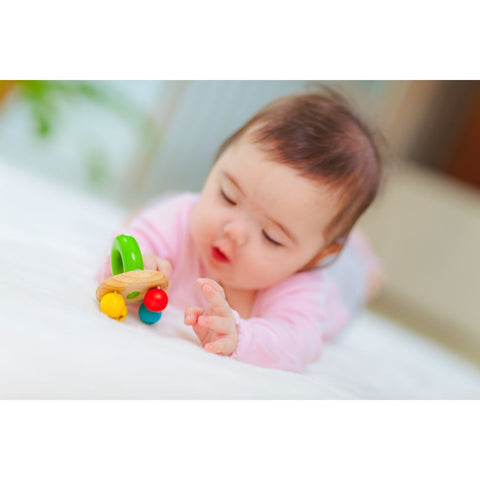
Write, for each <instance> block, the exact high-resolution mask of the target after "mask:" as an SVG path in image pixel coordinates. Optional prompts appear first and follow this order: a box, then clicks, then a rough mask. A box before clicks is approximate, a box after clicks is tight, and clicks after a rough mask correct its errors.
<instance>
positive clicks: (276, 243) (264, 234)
mask: <svg viewBox="0 0 480 480" xmlns="http://www.w3.org/2000/svg"><path fill="white" fill-rule="evenodd" d="M262 233H263V236H264V237H265V238H266V239H267V240H268V241H269V242H270V243H272V244H273V245H277V246H278V247H281V246H282V244H281V243H280V242H277V241H276V240H274V239H273V238H272V237H269V236H268V234H267V232H266V231H265V230H263V231H262Z"/></svg>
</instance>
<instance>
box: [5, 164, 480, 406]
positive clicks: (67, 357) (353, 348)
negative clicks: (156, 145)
mask: <svg viewBox="0 0 480 480" xmlns="http://www.w3.org/2000/svg"><path fill="white" fill-rule="evenodd" d="M125 214H126V212H125V211H123V210H122V209H121V208H119V207H116V206H113V205H111V204H108V203H106V202H105V201H103V200H100V199H96V198H93V197H90V196H87V195H83V194H80V193H77V192H71V191H69V190H68V189H67V188H66V187H63V186H59V185H57V184H54V183H51V182H49V181H47V180H44V179H41V178H39V177H36V176H34V175H32V174H29V173H26V172H24V171H22V170H19V169H17V168H14V167H12V166H9V165H8V164H6V163H5V162H2V161H1V160H0V229H1V230H0V295H1V300H2V302H1V304H2V306H1V310H0V398H12V399H18V398H35V399H38V398H74V399H87V398H88V399H104V398H109V399H127V398H128V399H164V398H170V399H200V398H208V399H226V398H235V399H253V398H255V399H263V398H268V399H324V398H329V399H337V398H360V399H370V398H375V399H390V398H392V399H407V398H421V399H427V398H428V399H437V398H438V399H440V398H454V399H455V398H457V399H460V398H480V372H479V371H478V369H477V368H476V367H474V366H472V365H471V364H469V363H468V362H466V361H464V360H462V359H461V358H459V357H457V356H455V355H453V354H452V353H450V352H448V351H447V350H445V349H444V348H442V347H441V346H439V345H437V344H435V343H433V342H430V341H427V340H426V339H423V338H420V337H419V336H417V335H415V334H413V333H412V332H410V331H408V330H405V329H404V328H401V327H399V326H397V325H395V324H393V323H391V322H390V321H387V320H385V319H383V318H381V317H379V316H377V315H374V314H373V313H371V312H368V311H365V312H364V313H363V314H361V315H359V316H358V318H356V319H355V320H354V321H353V322H352V324H351V325H350V326H349V327H348V328H347V329H346V330H345V332H343V334H341V336H340V337H339V338H338V339H337V340H336V341H334V342H333V343H331V344H329V345H327V346H326V347H325V349H324V353H323V356H322V358H321V359H320V360H319V361H318V362H316V363H315V364H312V365H310V366H309V367H308V369H307V370H306V371H305V373H303V374H296V373H290V372H284V371H279V370H273V369H266V368H260V367H255V366H252V365H247V364H243V363H241V362H238V361H235V360H232V359H230V358H225V357H220V356H216V355H214V354H209V353H206V352H205V351H203V350H202V348H201V347H200V346H199V343H198V341H197V340H196V337H195V335H194V334H193V332H192V331H191V329H190V328H187V327H185V326H184V325H183V313H182V312H181V311H178V310H176V309H175V308H173V307H171V306H169V307H168V308H167V310H166V311H165V312H164V315H163V317H162V319H161V320H160V322H158V323H157V324H155V325H153V326H147V325H144V324H142V323H141V322H140V321H139V320H138V319H137V318H135V317H133V316H132V315H131V314H130V315H129V316H128V317H127V320H126V321H125V322H123V323H120V322H117V321H115V320H111V319H110V318H108V317H106V316H105V315H103V314H102V313H101V312H100V310H99V305H98V302H97V300H96V298H95V289H96V287H97V285H96V282H95V279H94V273H95V271H96V269H97V268H98V266H99V264H100V262H101V261H102V260H103V258H104V255H105V254H106V253H107V252H108V250H109V247H110V245H109V242H110V238H111V237H110V236H111V233H112V232H113V230H114V229H115V228H116V227H118V226H119V225H120V224H121V223H122V221H123V219H124V217H125Z"/></svg>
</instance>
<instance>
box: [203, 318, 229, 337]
mask: <svg viewBox="0 0 480 480" xmlns="http://www.w3.org/2000/svg"><path fill="white" fill-rule="evenodd" d="M198 324H199V325H201V326H202V327H207V328H210V329H212V330H214V331H215V332H217V333H230V332H231V331H232V327H235V323H234V322H233V321H232V319H231V318H230V317H222V316H217V315H201V316H200V317H198Z"/></svg>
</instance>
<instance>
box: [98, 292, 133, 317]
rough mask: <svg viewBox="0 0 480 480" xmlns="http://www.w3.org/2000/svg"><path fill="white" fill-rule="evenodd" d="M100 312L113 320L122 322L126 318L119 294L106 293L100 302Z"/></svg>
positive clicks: (123, 304) (122, 300)
mask: <svg viewBox="0 0 480 480" xmlns="http://www.w3.org/2000/svg"><path fill="white" fill-rule="evenodd" d="M100 310H101V311H102V312H103V313H104V314H105V315H108V316H109V317H111V318H114V319H115V320H119V321H123V320H125V317H126V316H127V307H126V305H125V300H124V299H123V297H122V296H121V295H120V294H119V293H107V294H105V295H104V296H103V297H102V299H101V300H100Z"/></svg>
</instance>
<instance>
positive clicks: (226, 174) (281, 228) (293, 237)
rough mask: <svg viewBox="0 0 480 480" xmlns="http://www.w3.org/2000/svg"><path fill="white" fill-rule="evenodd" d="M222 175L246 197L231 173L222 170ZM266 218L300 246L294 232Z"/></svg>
mask: <svg viewBox="0 0 480 480" xmlns="http://www.w3.org/2000/svg"><path fill="white" fill-rule="evenodd" d="M221 173H222V174H223V175H224V176H225V177H226V178H227V179H228V180H229V181H230V182H232V183H233V185H235V187H236V188H237V189H238V190H239V192H240V193H241V194H242V195H243V196H244V197H245V196H246V195H245V192H244V191H243V190H242V187H240V185H239V184H238V182H237V181H236V180H235V178H233V177H232V175H230V173H228V172H227V171H226V170H222V171H221ZM265 217H266V218H267V219H268V220H269V221H270V222H272V223H274V224H275V225H276V226H277V227H278V228H279V229H280V230H281V231H282V232H283V233H284V234H285V235H286V236H287V237H288V238H289V239H290V240H291V241H292V242H293V243H294V244H295V245H298V242H297V239H296V238H295V236H294V235H293V233H292V232H290V230H289V229H288V228H287V227H285V226H283V225H282V224H281V223H279V222H277V221H276V220H274V219H273V218H271V217H269V216H268V215H265Z"/></svg>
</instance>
